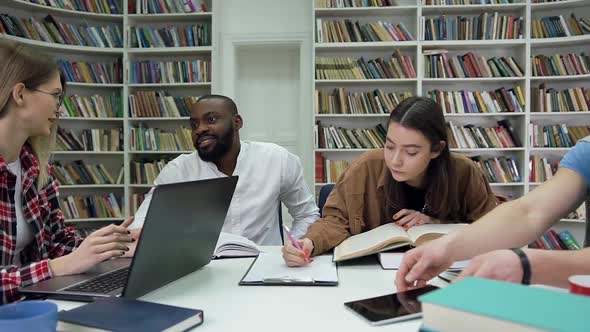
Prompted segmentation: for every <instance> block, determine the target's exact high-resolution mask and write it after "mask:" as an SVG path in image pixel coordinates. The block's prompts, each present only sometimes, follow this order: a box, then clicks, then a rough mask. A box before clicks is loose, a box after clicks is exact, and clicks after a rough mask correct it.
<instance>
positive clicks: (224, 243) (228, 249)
mask: <svg viewBox="0 0 590 332" xmlns="http://www.w3.org/2000/svg"><path fill="white" fill-rule="evenodd" d="M260 252H262V250H261V249H260V247H259V246H258V245H256V243H254V242H253V241H250V240H249V239H247V238H245V237H243V236H240V235H236V234H231V233H225V232H221V234H219V239H218V240H217V245H216V246H215V251H214V252H213V258H225V257H256V256H258V253H260Z"/></svg>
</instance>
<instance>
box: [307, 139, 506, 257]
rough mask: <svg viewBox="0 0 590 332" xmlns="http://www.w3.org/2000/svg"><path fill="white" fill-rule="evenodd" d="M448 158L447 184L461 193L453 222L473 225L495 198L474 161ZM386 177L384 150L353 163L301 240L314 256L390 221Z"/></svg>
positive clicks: (374, 151)
mask: <svg viewBox="0 0 590 332" xmlns="http://www.w3.org/2000/svg"><path fill="white" fill-rule="evenodd" d="M451 158H452V161H453V170H454V173H453V174H451V178H450V180H451V181H458V182H459V183H458V191H459V193H464V194H463V195H462V199H463V201H462V204H461V206H462V209H461V218H460V219H459V220H458V221H456V222H467V223H469V222H473V221H474V220H477V219H478V218H479V217H481V216H483V215H484V214H486V213H487V212H489V211H490V210H492V209H493V208H494V207H495V206H496V197H495V196H494V194H493V193H492V190H491V189H490V186H489V184H488V182H487V181H486V179H485V176H484V174H482V172H481V171H480V170H479V169H478V168H477V165H475V163H474V162H473V161H471V160H470V159H469V158H467V157H465V156H462V155H460V154H455V153H451ZM388 173H389V169H388V168H387V166H386V165H385V160H384V157H383V149H376V150H372V151H369V152H366V153H364V154H363V155H361V156H360V157H359V158H358V159H356V160H355V161H354V162H352V164H351V165H350V166H349V167H348V169H347V170H346V172H345V173H344V174H343V175H342V176H341V177H340V179H339V181H338V183H337V184H336V186H335V187H334V189H333V190H332V192H331V193H330V196H328V200H327V201H326V204H325V206H324V210H323V217H322V218H320V219H318V220H317V221H316V222H315V223H313V224H312V225H311V226H310V227H309V228H308V230H307V234H306V235H305V236H304V237H307V238H309V239H311V240H312V241H313V243H314V251H313V254H314V255H319V254H322V253H324V252H326V251H328V250H330V249H332V248H334V247H335V246H337V245H338V244H340V242H342V241H344V240H345V239H346V238H348V237H349V236H351V235H356V234H359V233H362V232H366V231H368V230H370V229H373V228H376V227H379V226H381V225H383V224H385V223H387V222H391V221H393V220H392V219H391V216H385V215H384V214H385V211H384V210H385V209H384V204H385V201H384V199H385V198H384V197H385V194H384V183H385V178H386V176H387V175H388ZM432 217H434V218H436V216H432ZM437 219H438V218H437ZM443 222H444V221H443Z"/></svg>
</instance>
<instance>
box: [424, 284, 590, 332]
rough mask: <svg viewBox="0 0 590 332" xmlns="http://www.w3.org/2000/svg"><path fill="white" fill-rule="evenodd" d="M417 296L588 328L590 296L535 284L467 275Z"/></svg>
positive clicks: (541, 323)
mask: <svg viewBox="0 0 590 332" xmlns="http://www.w3.org/2000/svg"><path fill="white" fill-rule="evenodd" d="M418 300H419V301H421V302H422V303H430V304H434V305H439V306H442V307H447V308H451V309H456V310H461V311H465V312H469V313H473V314H479V315H484V316H488V317H494V318H496V319H500V320H505V321H510V322H514V323H517V324H522V325H529V326H534V327H537V328H540V329H547V330H551V331H588V330H590V297H587V296H581V295H572V294H569V293H565V292H560V291H555V290H548V289H543V288H538V287H530V286H523V285H519V284H514V283H508V282H502V281H496V280H490V279H482V278H476V277H468V278H465V279H464V280H462V281H460V282H458V283H456V284H452V285H450V286H448V287H446V288H443V289H440V290H436V291H433V292H430V293H428V294H426V295H423V296H421V297H419V298H418Z"/></svg>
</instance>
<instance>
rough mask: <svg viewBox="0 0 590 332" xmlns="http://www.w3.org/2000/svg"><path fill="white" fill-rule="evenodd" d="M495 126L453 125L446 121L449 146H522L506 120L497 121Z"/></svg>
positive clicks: (475, 147)
mask: <svg viewBox="0 0 590 332" xmlns="http://www.w3.org/2000/svg"><path fill="white" fill-rule="evenodd" d="M498 124H499V126H497V127H491V128H486V127H476V126H474V125H466V126H462V127H460V126H455V125H454V124H453V122H449V123H447V135H448V137H449V141H450V142H449V145H450V147H451V148H459V149H478V148H482V149H488V148H514V147H520V146H522V145H521V144H520V140H519V139H518V136H517V135H516V133H515V132H514V128H512V125H511V124H510V122H509V121H508V120H500V121H498Z"/></svg>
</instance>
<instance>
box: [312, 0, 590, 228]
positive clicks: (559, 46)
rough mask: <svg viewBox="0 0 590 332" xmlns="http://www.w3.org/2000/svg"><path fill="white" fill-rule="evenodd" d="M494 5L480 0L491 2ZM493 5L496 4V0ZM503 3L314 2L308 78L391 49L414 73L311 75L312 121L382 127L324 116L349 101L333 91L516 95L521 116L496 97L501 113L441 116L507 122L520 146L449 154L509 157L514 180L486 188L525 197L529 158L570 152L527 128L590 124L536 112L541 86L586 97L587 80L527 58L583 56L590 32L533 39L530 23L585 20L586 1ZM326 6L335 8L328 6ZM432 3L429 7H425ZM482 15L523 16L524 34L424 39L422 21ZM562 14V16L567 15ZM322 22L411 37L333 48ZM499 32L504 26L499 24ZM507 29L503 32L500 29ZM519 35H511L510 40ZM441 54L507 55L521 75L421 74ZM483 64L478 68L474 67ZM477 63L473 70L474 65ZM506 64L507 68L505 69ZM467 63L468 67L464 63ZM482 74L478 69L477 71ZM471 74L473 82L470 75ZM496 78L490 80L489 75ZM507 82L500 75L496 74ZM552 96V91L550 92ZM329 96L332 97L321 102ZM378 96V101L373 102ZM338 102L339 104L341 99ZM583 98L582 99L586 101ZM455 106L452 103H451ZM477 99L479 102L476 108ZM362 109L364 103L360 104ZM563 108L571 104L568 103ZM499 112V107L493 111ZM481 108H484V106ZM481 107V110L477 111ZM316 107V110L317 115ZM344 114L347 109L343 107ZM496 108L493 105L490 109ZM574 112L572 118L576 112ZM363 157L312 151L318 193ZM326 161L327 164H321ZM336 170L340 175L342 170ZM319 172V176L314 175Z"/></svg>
mask: <svg viewBox="0 0 590 332" xmlns="http://www.w3.org/2000/svg"><path fill="white" fill-rule="evenodd" d="M491 2H493V1H486V3H491ZM494 2H495V1H494ZM507 2H509V3H506V4H472V5H427V1H425V0H400V1H395V2H394V3H395V4H396V5H395V6H387V7H368V8H362V7H353V8H320V7H327V4H328V3H330V1H321V0H314V6H313V9H312V11H313V18H314V22H315V24H316V26H315V27H314V40H315V43H314V47H313V50H314V51H313V56H314V61H313V63H314V68H313V70H314V73H315V72H316V70H317V69H318V68H317V67H316V66H315V64H316V63H317V59H318V58H321V59H323V58H325V57H341V58H346V57H351V58H359V57H361V56H363V57H364V58H365V59H366V60H367V61H368V60H369V59H374V58H377V57H382V58H383V59H387V58H388V57H390V56H391V55H392V54H393V53H394V52H395V51H396V50H399V51H400V52H401V53H402V54H405V55H408V56H410V58H411V60H412V62H413V65H414V69H415V71H416V73H417V75H416V77H411V78H403V79H373V80H370V79H363V80H350V79H347V80H337V79H332V80H322V79H319V78H318V77H317V76H315V77H316V79H315V80H314V85H313V86H314V88H313V93H314V108H313V110H312V112H313V113H314V120H313V123H314V125H316V123H318V122H319V123H320V124H321V125H322V126H334V127H336V128H339V127H341V128H374V127H375V126H376V125H377V124H382V125H385V124H386V123H387V119H388V115H387V114H374V113H369V114H366V113H359V112H355V113H354V114H350V112H349V113H347V114H341V113H342V112H339V111H338V110H336V111H330V112H329V114H326V113H327V112H326V111H325V105H326V104H328V103H331V104H330V105H331V107H332V108H333V109H338V108H339V105H340V104H341V103H349V99H348V98H342V99H340V98H339V97H338V96H339V95H338V91H344V92H345V93H344V95H345V96H348V95H347V93H363V92H364V93H367V92H371V91H374V90H381V91H382V92H383V93H391V92H398V93H400V92H410V93H411V94H414V95H422V96H429V93H433V91H444V92H450V91H455V92H466V91H471V92H474V91H477V92H479V93H482V92H492V91H498V92H499V91H500V89H504V91H505V92H509V91H513V92H515V93H516V91H517V90H518V92H517V93H518V97H519V98H520V99H519V100H518V101H519V102H521V103H522V104H521V105H520V106H521V108H522V109H521V110H520V111H519V112H514V111H513V110H512V111H508V109H507V108H506V107H504V105H502V103H501V101H500V100H498V99H497V98H496V100H495V101H498V102H500V105H499V106H500V108H499V109H501V110H502V111H501V112H488V113H480V112H478V113H467V112H465V109H466V107H463V106H465V104H464V103H463V104H462V108H464V110H463V111H459V110H458V106H457V104H453V103H448V104H447V105H450V106H451V108H452V109H451V110H447V113H445V118H446V119H447V121H448V122H452V123H454V124H455V125H460V126H468V125H473V126H475V127H495V126H498V121H501V120H508V121H509V123H510V125H511V126H512V129H513V132H514V135H515V136H516V138H517V140H518V141H520V142H519V143H520V145H518V146H515V147H509V148H489V147H488V148H460V149H459V148H454V149H452V151H455V152H459V153H463V154H466V155H468V156H470V157H479V158H481V159H483V160H489V159H492V160H493V159H494V158H497V159H498V160H502V159H501V158H510V159H511V160H513V161H514V162H515V164H516V165H517V171H518V175H519V176H520V181H514V182H508V183H500V182H492V183H491V187H492V190H493V191H494V192H496V193H498V194H502V195H506V196H509V197H511V198H518V197H520V196H522V195H524V194H525V193H527V192H529V191H531V190H533V189H534V188H536V187H537V186H538V184H539V183H537V182H535V181H531V180H530V175H531V169H530V168H529V163H530V161H531V158H534V157H535V156H543V157H546V158H548V159H549V160H550V161H551V162H555V161H558V160H559V159H560V158H561V157H563V156H564V155H565V154H566V153H567V152H568V151H569V149H568V148H549V147H547V148H541V147H534V146H533V145H532V140H531V125H532V124H533V123H534V124H539V125H545V126H548V125H556V124H566V125H568V126H574V125H576V126H587V125H590V117H588V116H587V115H588V114H590V113H588V110H585V109H579V110H578V109H576V110H573V109H571V107H570V108H565V109H563V111H562V112H543V113H541V112H539V111H538V110H537V109H536V108H535V106H534V104H533V103H532V100H533V98H532V89H534V88H537V89H538V88H539V86H540V85H541V84H544V86H545V87H546V88H547V89H549V88H551V89H553V90H558V91H564V90H567V89H573V88H585V89H586V91H587V89H588V88H589V87H590V85H589V83H590V75H588V74H583V75H572V76H542V77H538V76H533V74H532V65H531V59H532V58H534V57H535V56H536V55H540V54H543V55H547V56H550V55H553V54H562V53H575V54H577V55H580V54H581V53H584V54H585V55H586V56H588V47H587V46H588V43H589V42H590V34H584V35H580V36H568V37H561V38H546V39H538V38H532V27H531V21H532V20H533V19H540V18H541V17H545V16H554V15H563V16H564V18H569V16H570V14H571V13H574V12H575V15H576V17H577V18H584V19H586V20H587V19H588V18H589V17H590V2H588V1H584V0H566V1H560V2H550V3H531V1H524V0H512V1H507ZM332 3H336V2H335V1H332ZM428 3H430V2H428ZM471 3H482V1H479V0H478V1H471ZM484 13H488V15H490V14H491V15H492V16H493V15H494V13H497V15H498V16H506V15H512V16H514V17H522V18H523V24H522V27H523V32H522V36H521V38H515V39H491V40H434V41H433V40H424V39H425V38H424V32H425V27H424V21H425V20H426V19H427V18H438V17H440V16H441V15H445V16H447V17H456V16H464V17H479V16H480V15H482V16H483V14H484ZM566 15H567V16H566ZM328 20H336V21H344V20H348V21H350V22H357V21H358V22H359V23H361V24H362V23H367V22H376V21H383V22H391V23H393V24H397V23H403V24H404V25H405V26H406V27H407V30H408V31H409V32H410V34H412V36H413V37H414V38H413V40H412V41H400V42H369V41H364V42H356V43H355V42H338V43H326V42H323V43H320V42H318V39H317V33H318V30H317V24H318V23H319V22H324V21H328ZM498 28H499V29H502V28H503V27H502V25H501V24H499V26H498ZM504 28H505V27H504ZM333 33H345V32H344V31H340V32H339V31H333ZM515 37H517V36H515ZM441 50H444V53H445V54H446V56H448V58H450V57H452V56H461V59H464V57H463V56H464V55H466V54H467V53H469V52H473V53H474V55H475V59H474V60H479V57H480V56H483V57H484V58H485V59H490V58H496V59H499V58H501V57H512V59H513V61H514V62H515V63H516V65H517V66H518V67H519V69H520V70H521V71H522V74H523V75H521V76H510V77H486V76H487V75H484V74H485V72H484V73H483V74H480V73H477V74H476V75H469V76H472V77H455V78H433V77H430V76H428V75H427V73H428V72H427V71H426V68H425V67H426V65H428V63H427V62H426V61H427V59H426V58H425V56H424V54H429V53H433V52H436V51H441ZM479 64H481V62H480V63H479ZM479 64H478V63H477V61H475V65H478V66H479ZM504 64H506V65H507V63H504ZM464 65H467V63H464ZM479 68H481V66H479ZM473 76H475V77H473ZM492 76H495V75H492ZM502 76H506V75H502ZM553 90H552V91H553ZM330 95H332V96H334V97H332V99H330V98H328V97H326V96H330ZM496 96H501V98H502V99H503V100H504V102H505V101H507V100H512V101H514V100H513V97H512V96H506V95H504V94H500V93H498V94H497V95H496ZM377 98H378V97H377ZM340 100H342V102H341V101H340ZM586 100H588V96H587V97H586ZM454 101H455V100H454ZM480 101H481V102H480ZM480 101H478V100H474V101H472V102H473V104H476V105H478V106H481V104H482V103H483V104H485V105H486V106H488V107H489V106H490V104H489V103H488V102H490V101H491V102H492V103H493V102H494V100H489V99H487V101H486V100H480ZM364 103H365V104H366V103H369V101H368V100H364ZM566 105H571V103H570V104H566ZM496 106H498V105H496ZM484 107H485V106H484ZM479 108H481V107H479ZM320 109H321V111H320ZM349 109H350V105H349ZM492 109H493V110H497V108H496V107H492ZM574 111H575V112H574ZM312 135H314V137H315V138H316V141H317V139H318V137H317V135H318V134H317V130H315V129H314V132H313V133H312ZM366 151H368V149H325V148H318V145H316V146H315V148H314V161H315V162H314V168H313V169H314V172H317V173H314V175H315V176H314V177H313V178H314V179H315V185H314V188H315V190H316V194H317V193H318V192H319V190H320V189H321V187H322V186H323V185H325V184H328V183H332V182H333V181H335V180H334V174H332V175H331V178H332V181H329V180H328V178H327V176H326V175H327V174H326V172H327V170H326V169H327V168H328V167H329V166H330V165H332V167H334V168H333V169H332V172H333V173H334V172H336V173H337V171H338V166H334V165H338V162H339V161H344V162H349V161H351V160H353V159H354V158H356V157H358V156H359V155H360V154H361V153H363V152H366ZM326 161H328V162H326ZM340 171H341V170H340ZM320 173H321V174H320ZM578 220H579V219H576V218H575V219H571V218H570V219H563V221H562V222H561V223H559V224H558V228H559V227H562V228H563V227H565V228H568V229H569V228H572V227H573V228H575V229H577V231H576V232H577V234H578V237H579V236H581V235H579V234H583V232H582V228H580V227H581V226H580V225H581V223H579V222H577V221H578Z"/></svg>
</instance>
